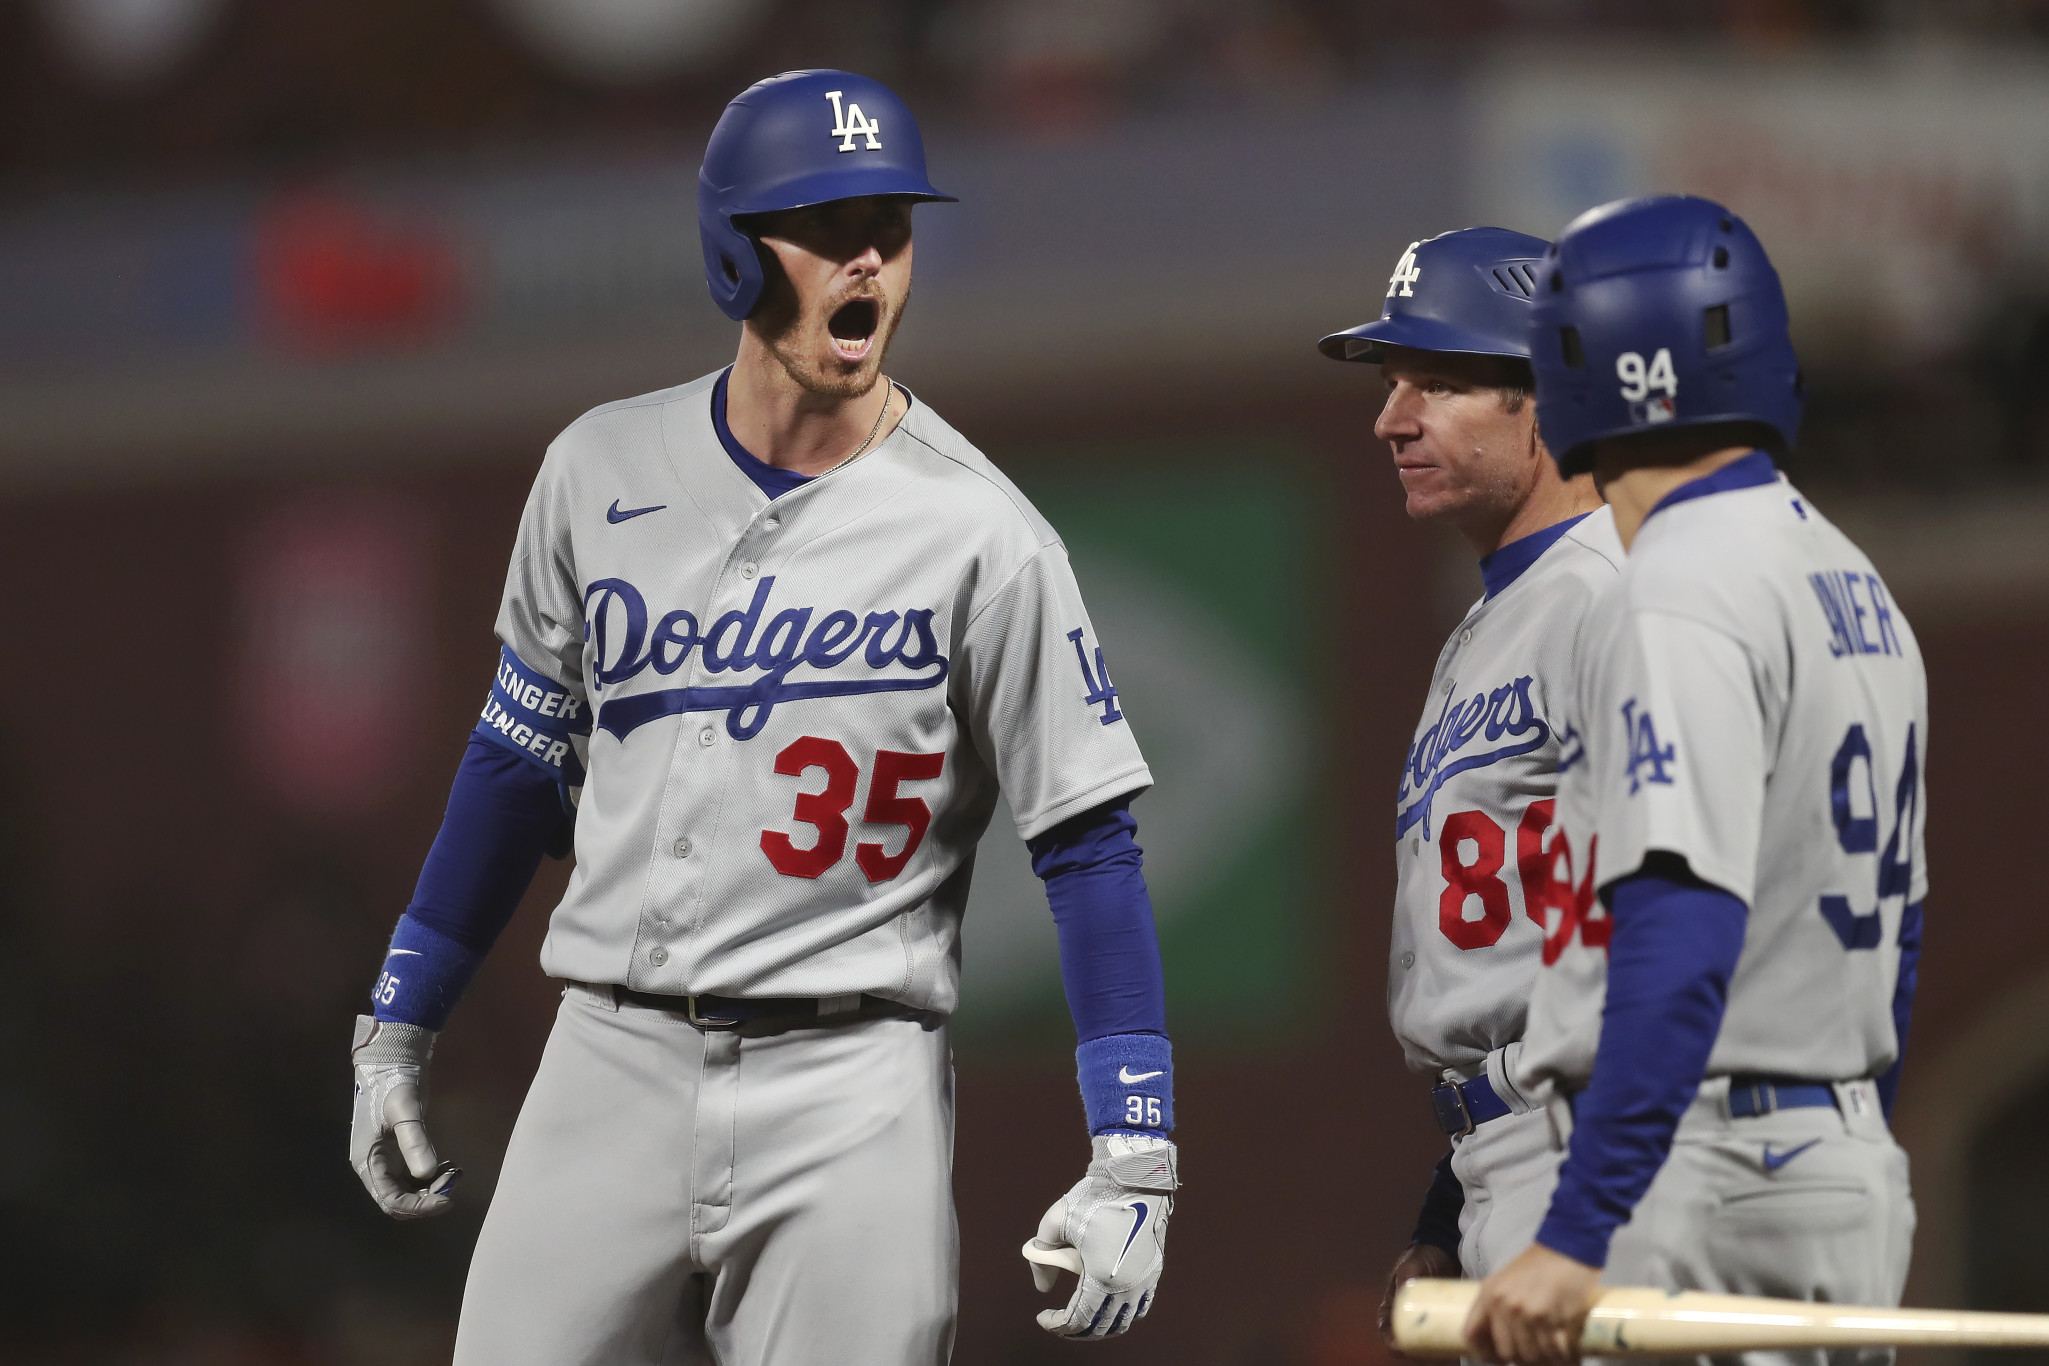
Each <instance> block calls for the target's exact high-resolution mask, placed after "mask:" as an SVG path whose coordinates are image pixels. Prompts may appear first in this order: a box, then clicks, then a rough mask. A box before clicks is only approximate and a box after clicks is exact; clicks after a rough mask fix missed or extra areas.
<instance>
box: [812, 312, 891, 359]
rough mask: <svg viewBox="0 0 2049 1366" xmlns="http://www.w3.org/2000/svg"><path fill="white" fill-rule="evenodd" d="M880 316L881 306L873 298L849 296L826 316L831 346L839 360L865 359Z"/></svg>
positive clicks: (873, 343) (873, 342)
mask: <svg viewBox="0 0 2049 1366" xmlns="http://www.w3.org/2000/svg"><path fill="white" fill-rule="evenodd" d="M881 320H882V307H881V305H880V304H879V303H877V302H876V301H875V300H874V299H849V300H848V301H847V302H846V303H843V304H841V305H840V306H839V307H838V308H837V309H834V310H833V315H832V316H831V317H830V318H827V319H826V320H825V330H826V331H827V332H829V333H831V334H832V349H833V350H834V352H836V353H837V354H838V355H839V358H840V359H841V360H848V361H858V360H863V359H866V357H867V355H868V350H869V348H870V347H872V346H874V345H875V328H876V325H877V324H878V323H879V322H881Z"/></svg>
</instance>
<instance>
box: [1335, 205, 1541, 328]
mask: <svg viewBox="0 0 2049 1366" xmlns="http://www.w3.org/2000/svg"><path fill="white" fill-rule="evenodd" d="M1550 246H1551V244H1550V243H1549V242H1546V241H1545V240H1544V239H1543V238H1541V237H1530V236H1527V235H1525V234H1523V233H1519V232H1510V231H1509V230H1508V229H1507V228H1460V229H1459V230H1458V231H1456V232H1445V233H1439V234H1438V235H1437V236H1435V237H1432V238H1429V239H1428V240H1426V241H1422V242H1411V243H1409V249H1408V250H1407V251H1405V252H1403V253H1402V259H1401V260H1400V261H1398V262H1397V263H1396V264H1395V268H1394V275H1393V277H1392V278H1391V279H1389V280H1388V282H1387V304H1386V307H1385V308H1383V309H1382V311H1381V314H1380V317H1379V318H1378V319H1376V320H1375V321H1373V322H1370V323H1365V324H1363V325H1361V326H1359V327H1354V328H1351V329H1349V330H1347V331H1344V332H1333V333H1332V334H1331V335H1330V336H1328V337H1325V338H1324V339H1323V340H1322V341H1320V342H1318V343H1317V344H1316V346H1317V349H1318V350H1320V351H1322V352H1323V354H1324V355H1326V356H1329V357H1330V358H1331V359H1332V360H1362V361H1378V360H1380V359H1381V357H1382V356H1383V355H1384V354H1385V348H1386V347H1389V346H1407V347H1413V348H1414V349H1415V350H1418V351H1461V352H1465V353H1468V354H1470V355H1479V356H1520V357H1527V356H1528V355H1529V354H1530V296H1531V295H1532V294H1533V293H1534V292H1535V290H1536V285H1537V268H1538V267H1539V266H1540V265H1541V264H1542V263H1543V258H1544V253H1545V252H1546V251H1547V250H1549V249H1550ZM1355 316H1356V315H1355Z"/></svg>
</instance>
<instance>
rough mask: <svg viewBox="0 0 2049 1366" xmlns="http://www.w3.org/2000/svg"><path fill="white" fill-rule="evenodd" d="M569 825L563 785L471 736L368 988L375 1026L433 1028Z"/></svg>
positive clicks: (444, 1016)
mask: <svg viewBox="0 0 2049 1366" xmlns="http://www.w3.org/2000/svg"><path fill="white" fill-rule="evenodd" d="M568 824H569V820H568V817H567V816H566V815H565V814H564V812H563V808H562V796H561V789H560V786H559V785H558V784H557V783H556V782H555V780H554V779H553V778H552V777H551V776H550V775H549V774H548V773H546V772H545V771H543V770H542V769H540V768H539V767H538V766H536V765H534V764H532V763H529V762H528V761H527V760H525V759H522V758H521V757H520V756H518V755H516V754H513V753H510V752H509V751H507V750H506V749H504V748H503V747H501V746H499V745H495V744H492V743H491V742H490V741H488V740H486V739H484V738H483V737H482V736H480V735H472V736H471V737H470V741H469V747H468V749H466V750H465V751H464V753H463V757H462V764H461V766H460V767H459V768H457V769H456V773H455V782H454V784H453V785H452V786H451V787H450V789H449V792H448V811H447V813H446V814H445V815H444V816H443V817H442V819H441V831H440V833H439V834H437V835H436V836H435V837H434V847H433V848H432V849H430V850H428V852H427V859H426V862H425V863H424V864H423V865H422V866H421V868H420V880H419V883H418V885H417V886H416V887H415V888H414V890H413V899H412V901H411V903H410V904H408V905H407V906H406V910H405V914H404V915H402V916H400V917H399V921H398V926H397V928H396V929H394V930H393V931H392V937H391V947H390V948H389V949H388V950H387V952H386V956H385V960H384V971H383V973H382V975H380V976H379V977H378V979H377V986H376V988H375V989H374V991H373V992H372V995H373V997H374V1000H373V1007H374V1010H375V1013H376V1016H377V1018H378V1019H380V1020H392V1021H397V1022H399V1023H402V1024H414V1025H419V1026H421V1027H422V1028H425V1029H440V1028H441V1027H442V1026H443V1025H445V1024H446V1023H448V1013H449V1011H451V1010H453V1009H454V1008H455V1003H456V1002H457V1001H458V1000H459V999H461V997H462V993H463V991H464V990H465V989H466V988H467V987H468V986H469V983H470V978H471V977H473V976H475V975H476V971H477V968H478V967H479V966H481V965H482V963H483V961H484V955H485V954H486V953H488V952H490V949H491V945H492V944H493V943H494V942H496V940H497V938H498V935H499V932H500V931H502V930H503V929H504V928H505V925H506V922H507V921H509V920H511V919H512V913H513V911H515V910H517V909H518V907H519V902H520V898H521V897H523V896H525V895H526V889H527V886H528V884H530V883H531V882H532V881H533V879H534V872H535V870H536V869H538V868H539V867H540V866H541V859H542V857H543V855H545V854H546V853H547V852H548V851H549V849H550V848H551V847H560V843H561V834H562V832H563V830H564V828H565V827H566V826H567V825H568Z"/></svg>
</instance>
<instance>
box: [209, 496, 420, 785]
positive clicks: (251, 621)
mask: <svg viewBox="0 0 2049 1366" xmlns="http://www.w3.org/2000/svg"><path fill="white" fill-rule="evenodd" d="M430 562H431V553H430V544H429V532H428V526H427V519H426V517H425V515H424V514H423V512H422V511H421V510H420V509H419V508H418V507H417V506H416V505H415V504H414V503H412V502H411V501H409V500H407V499H404V498H401V497H398V496H395V495H388V494H378V493H338V492H329V493H322V494H314V495H309V496H307V497H304V498H302V499H300V500H298V501H295V502H293V503H290V504H287V505H286V506H283V507H281V508H278V509H276V510H275V511H273V512H272V513H270V514H269V515H267V516H266V517H264V518H263V519H262V520H261V521H260V522H259V523H258V524H257V526H256V527H255V529H254V532H253V534H252V536H251V538H250V540H249V544H248V547H247V550H246V553H245V554H244V556H243V561H242V568H241V576H242V579H241V588H240V594H239V598H240V605H241V621H240V629H239V635H240V638H241V651H242V656H243V658H242V663H241V667H240V669H239V670H238V676H239V677H240V678H241V679H242V680H243V683H242V686H243V688H244V689H245V692H244V695H243V696H242V697H241V699H240V707H239V709H238V715H239V717H240V720H241V725H240V730H241V734H242V738H243V741H244V746H245V751H246V756H247V759H248V761H249V763H250V764H251V766H252V767H253V768H254V769H255V771H256V772H257V774H258V775H259V777H260V778H261V779H262V780H263V781H264V783H265V785H266V786H267V787H268V788H269V789H270V790H271V792H272V793H273V794H274V795H275V796H276V797H277V798H278V799H279V800H280V801H281V802H283V803H284V804H285V806H286V807H287V808H288V809H290V810H291V811H293V812H294V813H296V814H299V815H346V814H358V813H362V812H365V811H368V810H370V809H372V808H374V807H375V806H377V805H378V804H379V803H380V802H381V801H382V800H384V799H385V798H386V797H387V796H389V795H390V793H391V792H392V790H393V789H394V787H395V786H396V785H397V782H398V780H399V778H400V777H401V775H402V772H403V768H404V760H405V758H406V755H407V752H408V750H409V748H410V745H411V742H412V739H413V729H414V724H415V721H416V719H417V711H418V704H419V699H420V696H421V691H422V688H423V686H424V682H425V680H426V678H427V677H428V675H429V674H430V673H431V660H430V659H429V657H428V650H429V648H430V643H431V642H430V639H429V636H430V631H429V625H428V613H429V611H430V602H429V593H428V573H429V570H430Z"/></svg>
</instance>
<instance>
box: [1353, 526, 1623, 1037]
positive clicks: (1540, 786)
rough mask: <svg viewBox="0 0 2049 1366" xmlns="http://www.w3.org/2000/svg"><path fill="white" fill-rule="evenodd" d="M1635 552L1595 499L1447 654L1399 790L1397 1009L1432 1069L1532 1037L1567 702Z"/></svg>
mask: <svg viewBox="0 0 2049 1366" xmlns="http://www.w3.org/2000/svg"><path fill="white" fill-rule="evenodd" d="M1506 549H1508V550H1510V551H1512V550H1513V549H1514V547H1513V546H1510V547H1507V548H1506ZM1622 558H1623V556H1622V543H1621V541H1620V540H1618V539H1617V538H1616V535H1615V521H1614V517H1613V515H1612V514H1611V513H1610V512H1609V510H1608V509H1607V508H1605V507H1603V508H1601V509H1599V510H1598V511H1595V512H1593V513H1590V514H1588V515H1587V516H1585V517H1583V518H1581V519H1580V520H1579V521H1578V522H1577V523H1575V524H1574V525H1573V526H1572V527H1571V529H1570V530H1568V531H1566V532H1565V533H1564V535H1562V536H1560V537H1559V538H1558V539H1557V540H1556V541H1554V542H1553V543H1552V544H1551V545H1550V546H1549V547H1548V548H1547V549H1545V550H1543V552H1542V554H1540V555H1539V556H1538V558H1537V559H1536V560H1535V562H1534V563H1532V564H1530V565H1529V566H1528V568H1526V569H1524V570H1523V572H1522V573H1521V574H1520V575H1519V576H1517V577H1516V578H1515V580H1514V581H1513V582H1511V583H1509V584H1508V585H1507V587H1505V588H1503V589H1501V591H1500V592H1498V593H1496V594H1494V595H1493V596H1491V597H1487V598H1483V599H1481V600H1480V601H1479V602H1477V603H1475V604H1474V605H1473V607H1472V610H1471V611H1469V612H1467V613H1466V617H1465V620H1464V621H1462V622H1460V623H1459V627H1458V629H1457V630H1455V631H1453V632H1452V635H1451V639H1450V640H1448V641H1446V642H1445V645H1444V649H1443V651H1442V652H1441V653H1440V654H1439V655H1438V656H1437V670H1436V672H1435V673H1434V674H1432V675H1431V679H1430V694H1429V699H1428V700H1427V701H1426V702H1425V704H1424V708H1423V717H1422V719H1421V720H1420V721H1418V722H1417V723H1416V735H1415V740H1414V742H1413V743H1412V744H1411V745H1410V746H1409V754H1408V759H1407V761H1406V762H1405V763H1404V765H1403V767H1402V777H1401V785H1400V788H1399V791H1398V792H1397V795H1396V800H1395V864H1396V868H1397V870H1398V872H1397V883H1396V888H1395V914H1394V938H1393V945H1392V961H1391V962H1390V965H1389V969H1388V984H1387V1001H1388V1014H1389V1017H1390V1019H1391V1020H1392V1022H1393V1024H1394V1032H1395V1035H1396V1037H1397V1038H1399V1039H1400V1040H1401V1043H1402V1050H1403V1052H1404V1054H1405V1055H1406V1056H1407V1058H1408V1062H1409V1066H1411V1067H1413V1068H1415V1069H1417V1070H1418V1071H1427V1072H1437V1071H1439V1070H1441V1069H1444V1068H1455V1069H1458V1070H1460V1071H1462V1072H1465V1073H1466V1074H1467V1075H1470V1074H1471V1069H1473V1068H1475V1067H1477V1066H1478V1065H1479V1064H1480V1063H1481V1062H1482V1061H1483V1060H1484V1059H1485V1058H1486V1056H1487V1054H1488V1053H1490V1052H1492V1051H1494V1050H1495V1049H1498V1048H1501V1047H1504V1046H1506V1045H1507V1044H1509V1043H1512V1042H1513V1041H1515V1040H1517V1039H1519V1038H1521V1037H1522V1034H1523V1021H1524V1016H1525V1014H1526V1012H1527V1009H1528V1005H1529V996H1530V987H1531V984H1532V983H1533V982H1534V980H1535V978H1536V975H1537V960H1538V955H1539V953H1540V951H1541V947H1542V944H1543V938H1544V935H1543V930H1542V928H1541V927H1540V924H1539V921H1538V918H1537V916H1538V910H1537V908H1536V907H1534V906H1532V905H1531V904H1530V901H1529V898H1528V897H1527V896H1526V891H1525V889H1526V885H1527V883H1528V880H1529V879H1530V878H1532V877H1534V876H1537V875H1539V874H1540V873H1541V871H1542V867H1543V857H1542V856H1543V848H1544V841H1545V839H1546V838H1547V834H1548V831H1549V829H1550V826H1551V823H1552V817H1553V798H1554V796H1555V793H1556V789H1557V770H1558V755H1559V748H1558V731H1559V726H1558V722H1557V717H1558V713H1559V709H1560V703H1561V702H1562V699H1563V695H1564V693H1565V692H1566V690H1567V689H1568V687H1569V685H1570V683H1569V681H1570V679H1571V677H1572V667H1573V660H1574V657H1575V655H1576V654H1577V653H1578V651H1579V649H1580V644H1581V634H1582V629H1583V624H1584V622H1585V619H1586V614H1587V610H1588V608H1589V606H1590V605H1591V604H1592V602H1593V600H1594V597H1595V595H1596V593H1597V592H1598V591H1599V590H1600V589H1601V588H1603V587H1604V586H1605V585H1607V584H1609V583H1611V582H1613V581H1614V578H1615V574H1616V570H1617V569H1618V568H1619V567H1620V565H1621V563H1622Z"/></svg>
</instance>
